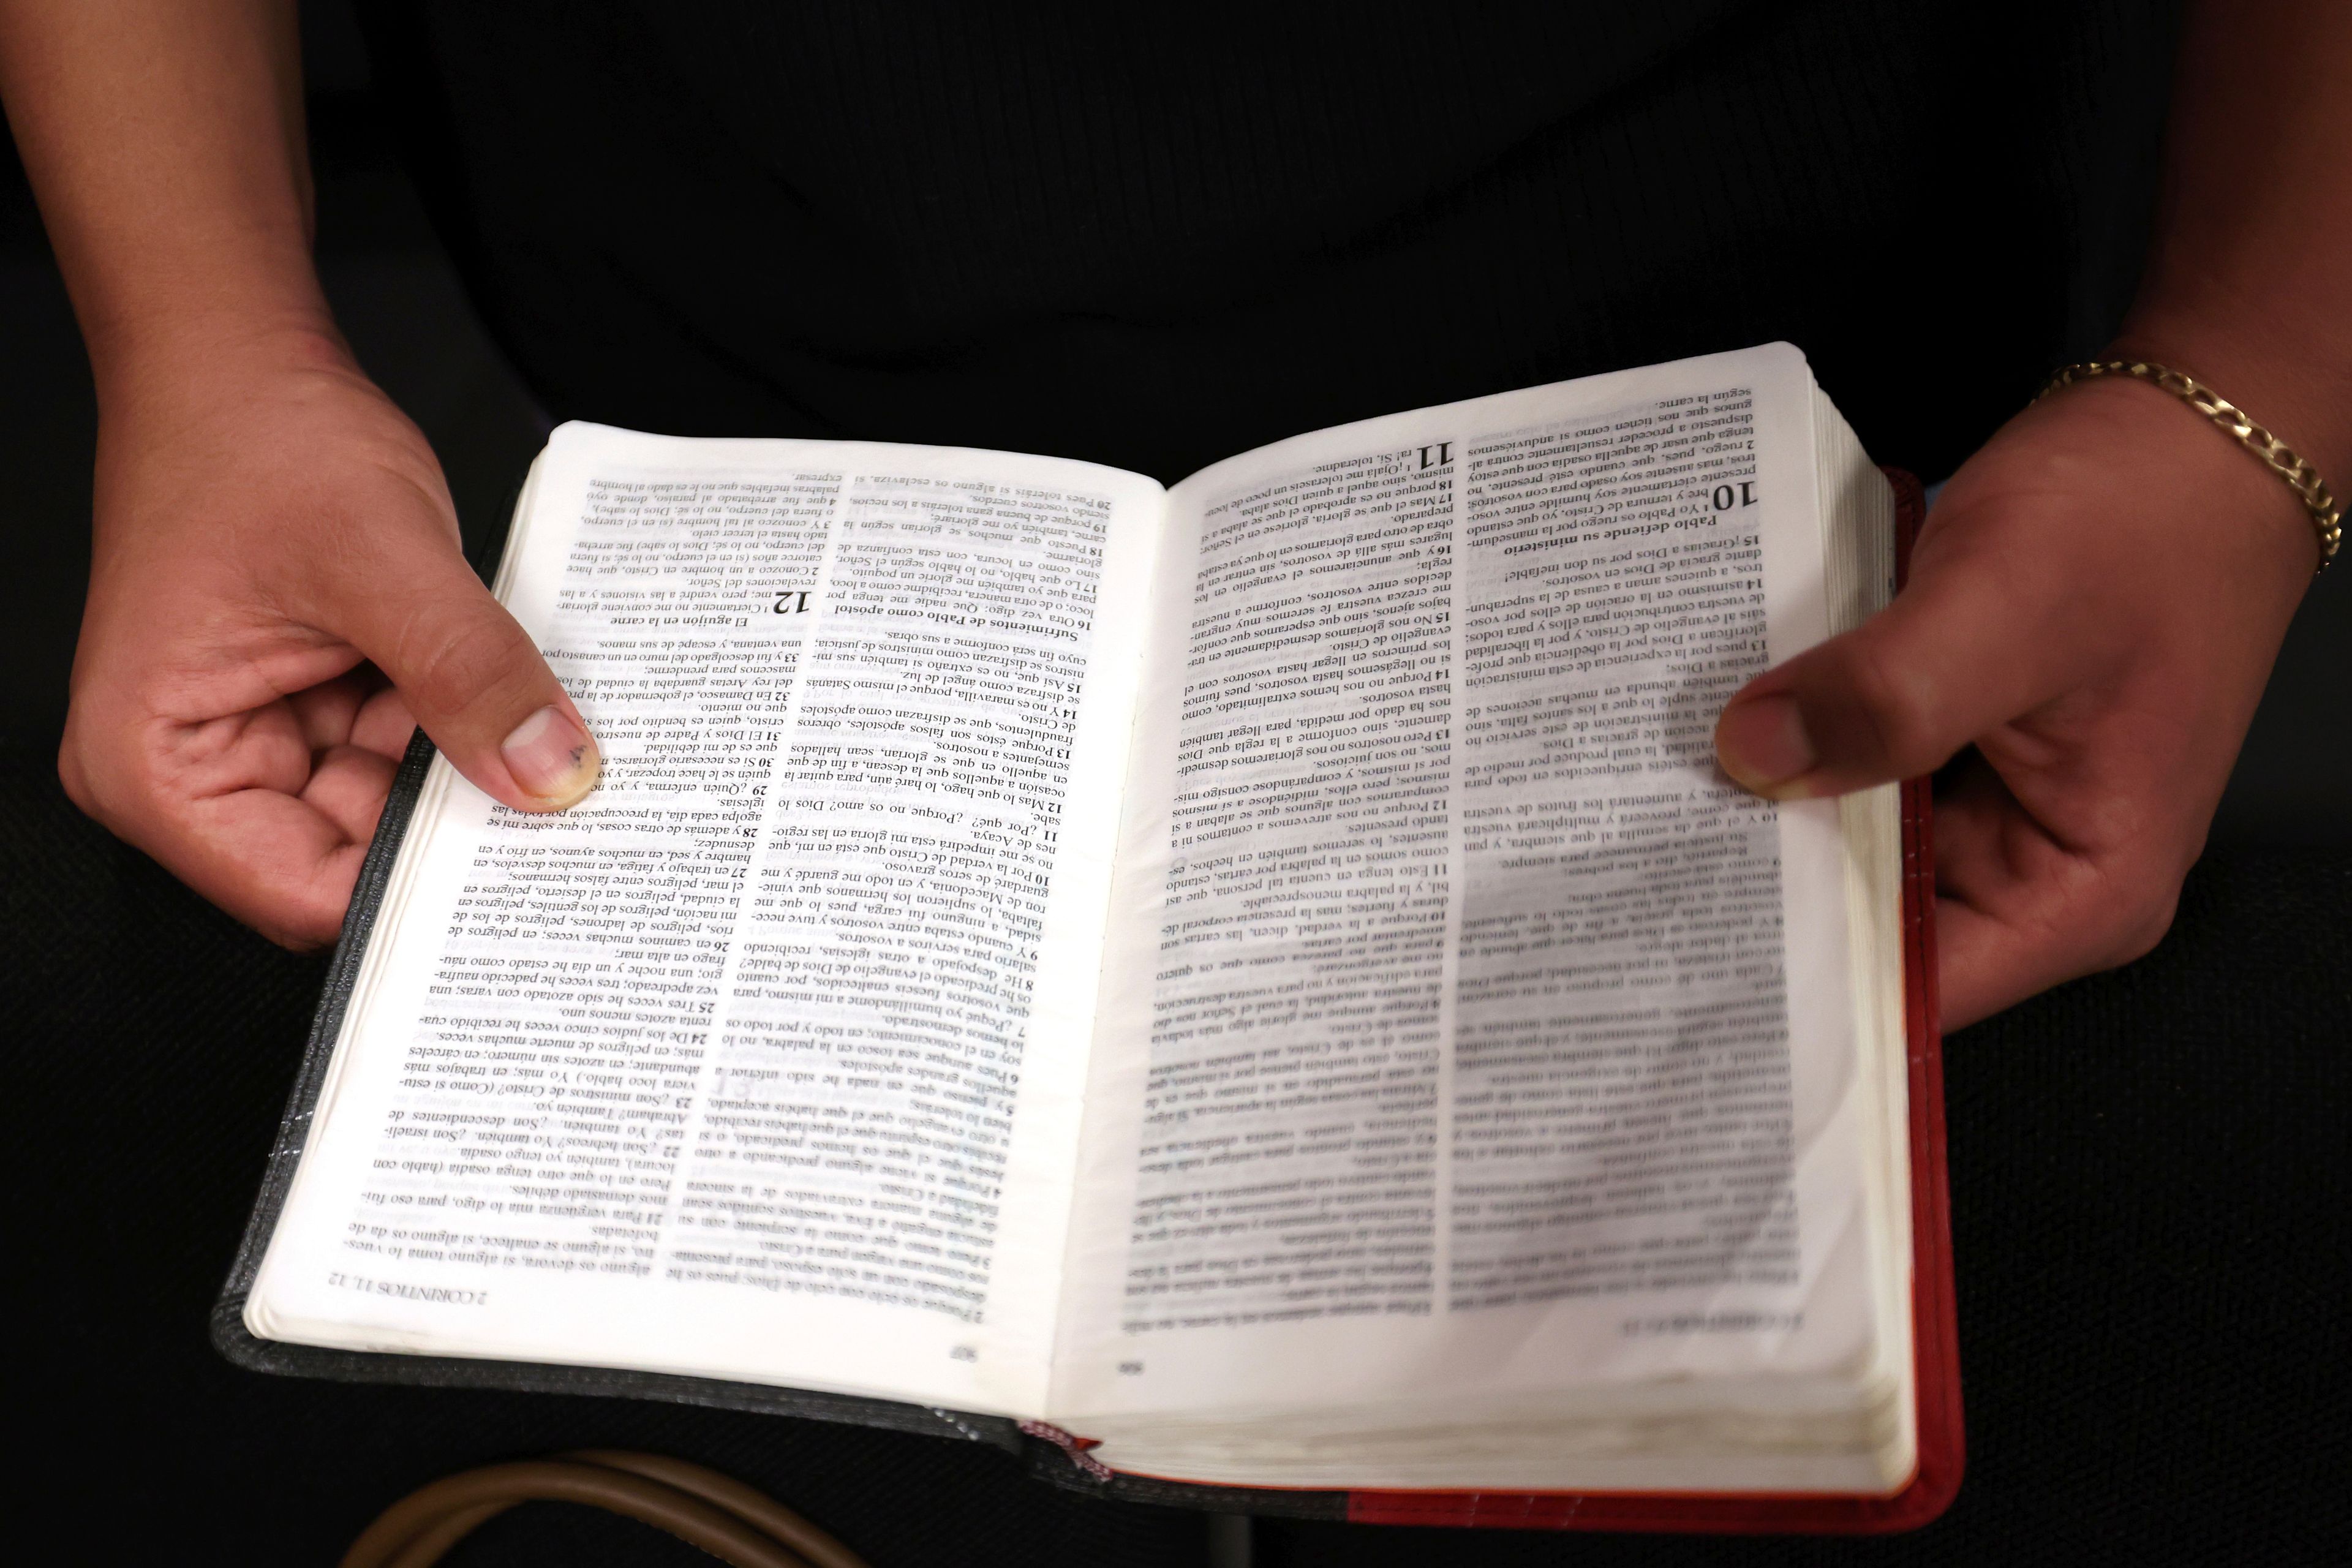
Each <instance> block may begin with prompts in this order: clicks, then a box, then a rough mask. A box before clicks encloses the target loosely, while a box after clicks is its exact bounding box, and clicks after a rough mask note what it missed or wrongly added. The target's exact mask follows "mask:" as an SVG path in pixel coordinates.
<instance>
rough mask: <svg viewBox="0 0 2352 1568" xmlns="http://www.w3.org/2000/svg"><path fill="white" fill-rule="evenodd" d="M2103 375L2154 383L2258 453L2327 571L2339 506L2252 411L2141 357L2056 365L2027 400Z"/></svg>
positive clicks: (2338, 532) (2315, 473) (2340, 523)
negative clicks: (2306, 524) (2300, 516)
mask: <svg viewBox="0 0 2352 1568" xmlns="http://www.w3.org/2000/svg"><path fill="white" fill-rule="evenodd" d="M2103 375H2128V376H2132V377H2135V378H2137V379H2138V380H2140V381H2145V382H2147V383H2148V384H2151V385H2154V386H2160V387H2162V388H2163V389H2164V390H2165V391H2167V392H2168V393H2170V394H2172V395H2173V396H2175V397H2177V398H2179V399H2180V401H2181V402H2183V403H2186V404H2187V405H2189V407H2191V408H2194V409H2195V410H2197V412H2198V413H2200V414H2202V415H2203V416H2205V417H2206V418H2208V419H2210V420H2211V421H2212V422H2213V423H2214V424H2216V425H2219V426H2221V428H2222V429H2224V430H2227V431H2228V432H2229V433H2230V434H2231V435H2232V436H2234V437H2237V438H2238V441H2239V444H2240V445H2242V446H2243V447H2245V448H2246V450H2248V451H2249V452H2252V454H2253V455H2254V456H2255V457H2257V458H2261V459H2262V460H2263V466H2264V467H2265V468H2269V469H2270V471H2271V472H2273V473H2274V474H2276V475H2277V476H2278V477H2279V478H2281V479H2284V480H2285V481H2286V484H2287V489H2291V490H2293V491H2294V495H2295V499H2296V500H2299V501H2301V502H2302V503H2303V510H2305V511H2307V512H2309V513H2310V514H2311V526H2312V528H2313V529H2314V530H2315V531H2316V532H2317V533H2318V535H2319V571H2321V572H2325V571H2326V570H2327V563H2329V562H2331V561H2333V560H2335V559H2336V546H2337V545H2339V544H2341V543H2342V542H2343V541H2344V509H2343V508H2342V507H2340V506H2338V505H2337V504H2336V494H2335V492H2334V491H2333V490H2330V489H2328V488H2327V481H2326V480H2325V479H2321V478H2320V477H2319V470H2318V469H2317V468H2313V467H2312V466H2311V465H2310V464H2309V463H2306V462H2305V461H2304V460H2303V458H2300V457H2298V456H2297V455H2296V453H2295V450H2294V447H2290V446H2288V445H2287V444H2286V443H2285V442H2284V441H2282V440H2280V439H2279V438H2278V437H2276V436H2273V435H2272V434H2271V433H2270V432H2269V431H2268V430H2266V429H2264V428H2263V426H2260V425H2257V424H2255V423H2254V421H2253V417H2252V416H2251V415H2249V414H2248V413H2247V412H2246V411H2245V410H2244V409H2242V408H2241V407H2239V406H2238V405H2236V404H2234V403H2232V402H2231V401H2230V400H2229V399H2228V398H2226V397H2223V396H2222V395H2221V394H2220V393H2218V392H2216V391H2214V390H2213V389H2212V388H2211V387H2210V386H2208V385H2206V384H2204V383H2203V382H2201V381H2199V380H2198V379H2197V378H2196V377H2195V376H2193V375H2189V374H2186V373H2185V372H2182V371H2177V370H2174V369H2172V368H2171V367H2170V366H2168V365H2161V364H2152V363H2148V362H2147V361H2146V360H2125V359H2111V360H2091V361H2086V362H2084V363H2081V364H2070V365H2063V366H2061V367H2060V368H2059V369H2058V370H2057V371H2056V372H2055V373H2054V374H2052V375H2051V377H2050V379H2049V381H2048V382H2046V383H2044V384H2043V385H2042V390H2041V391H2040V392H2039V393H2037V394H2035V395H2034V399H2033V401H2034V402H2036V403H2039V402H2041V401H2042V399H2043V398H2045V397H2047V396H2049V395H2051V394H2052V393H2053V392H2055V391H2057V390H2058V389H2059V388H2060V387H2062V386H2072V385H2074V383H2076V382H2078V381H2092V380H2095V379H2096V378H2097V377H2100V376H2103Z"/></svg>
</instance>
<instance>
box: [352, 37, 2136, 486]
mask: <svg viewBox="0 0 2352 1568" xmlns="http://www.w3.org/2000/svg"><path fill="white" fill-rule="evenodd" d="M2173 10H2174V6H2173V5H2169V4H2167V3H2164V0H2041V3H2040V4H2034V5H2017V4H2010V3H2004V0H1960V3H1948V0H1845V3H1838V4H1830V3H1811V4H1798V3H1789V0H1778V3H1775V0H1632V3H1626V4H1617V5H1596V4H1552V5H1468V4H1445V3H1440V4H1427V5H1420V6H1415V7H1410V8H1405V7H1386V6H1380V5H1297V6H1292V5H1255V6H1224V5H1181V4H1180V5H1132V4H1120V3H1118V0H1087V3H1079V4H1059V3H1042V0H1038V3H1029V4H996V3H981V0H968V3H963V4H919V5H918V4H905V3H899V0H845V3H842V4H829V3H824V0H802V3H794V4H782V3H775V0H770V3H753V0H704V3H686V0H563V3H561V4H558V3H555V0H499V3H495V4H492V3H485V0H432V3H428V4H408V3H402V4H391V3H385V4H382V5H377V6H375V7H374V8H373V14H372V15H370V16H369V17H368V26H369V32H370V39H371V47H372V52H373V55H374V59H375V69H376V72H377V78H378V82H379V85H380V87H382V88H383V89H384V90H385V91H387V92H388V93H389V94H390V95H391V97H392V99H393V100H394V104H395V106H396V108H397V110H398V111H399V114H400V116H401V121H402V123H403V124H404V128H405V132H406V135H407V138H408V141H409V144H410V146H411V148H412V150H413V151H414V152H415V154H416V163H417V167H418V168H419V171H420V173H421V174H422V176H423V183H424V184H425V189H426V191H427V195H428V198H429V200H430V202H431V204H432V205H433V206H434V208H435V211H436V218H437V219H438V221H439V222H440V223H441V224H442V226H443V227H444V229H445V231H446V233H447V235H448V236H449V237H450V238H451V240H452V242H453V246H454V247H455V249H456V250H457V254H458V256H459V259H460V262H461V265H462V266H463V268H464V269H465V271H466V273H467V278H468V281H469V283H470V285H471V286H472V288H473V289H474V291H475V294H476V297H477V299H478V301H479V303H480V305H481V307H482V309H483V311H484V313H485V315H486V317H487V318H488V321H489V322H490V324H491V326H492V328H493V330H494V331H496V332H497V334H498V335H499V338H500V339H501V341H502V342H504V344H505V345H506V347H507V348H508V350H509V353H511V354H512V355H513V357H514V359H515V360H516V362H517V363H518V365H519V366H520V368H521V370H522V371H523V373H524V374H525V376H526V377H527V379H528V380H529V381H530V383H531V384H532V385H533V386H534V387H535V389H536V390H537V391H538V393H539V394H540V395H541V397H542V398H543V399H544V400H545V402H546V403H547V405H548V406H549V408H550V411H551V412H552V413H554V414H555V415H557V416H561V417H589V418H596V419H602V420H606V421H609V422H612V423H616V424H622V425H628V426H638V427H642V428H647V429H655V430H666V431H675V432H679V433H686V434H713V435H715V434H731V435H818V436H840V437H866V438H876V439H884V440H903V441H927V442H938V443H953V444H963V445H973V446H983V447H1008V448H1015V449H1024V450H1032V451H1039V452H1051V453H1056V454H1061V455H1066V456H1071V457H1078V458H1092V459H1096V460H1098V461H1103V462H1108V463H1114V464H1118V465H1119V466H1121V467H1125V468H1138V469H1141V470H1144V471H1146V472H1150V473H1153V474H1156V475H1159V476H1160V477H1161V478H1162V479H1171V480H1172V479H1176V478H1179V477H1181V475H1182V474H1184V473H1186V472H1188V471H1190V470H1191V469H1192V468H1197V467H1199V466H1201V465H1202V464H1204V463H1207V462H1210V461H1213V460H1214V459H1216V458H1221V457H1224V456H1227V455H1229V454H1231V453H1233V452H1234V451H1237V450H1240V449H1243V448H1245V447H1251V446H1254V445H1256V444H1258V443H1261V442H1264V441H1267V440H1271V439H1274V438H1276V437H1283V436H1286V435H1291V434H1294V433H1296V432H1297V431H1300V430H1304V429H1308V428H1313V427H1316V426H1323V425H1328V424H1332V423H1336V422H1339V421H1341V420H1346V419H1350V418H1356V417H1360V416H1370V415H1374V414H1381V413H1384V412H1388V411H1391V410H1393V409H1398V408H1404V407H1410V406H1414V405H1423V404H1428V403H1433V402H1438V401H1442V400H1445V399H1451V398H1456V397H1465V396H1472V395H1478V394H1481V393H1487V392H1495V391H1500V390H1503V389H1505V388H1508V387H1512V386H1518V385H1524V384H1532V383H1537V382H1543V381H1549V380H1556V379H1559V378H1562V377H1566V376H1572V375H1580V374H1590V373H1592V372H1597V371H1602V370H1610V369H1614V368H1618V367H1620V366H1623V365H1627V364H1635V363H1647V362H1651V361H1656V360H1663V359H1668V358H1673V357H1676V356H1679V355H1684V354H1690V353H1706V352H1709V351H1713V350H1717V349H1727V348H1735V347H1740V346H1744V345H1746V344H1749V343H1753V342H1762V341H1765V340H1769V339H1773V338H1787V339H1789V340H1791V341H1793V342H1796V343H1797V344H1798V345H1799V346H1801V348H1803V349H1804V350H1805V351H1806V352H1807V353H1808V354H1810V355H1811V358H1812V360H1813V362H1814V365H1815V368H1816V371H1817V373H1818V374H1819V375H1820V377H1821V379H1822V383H1823V384H1824V385H1825V386H1826V387H1827V388H1828V389H1829V391H1830V393H1831V395H1832V396H1833V397H1834V398H1836V399H1837V401H1838V402H1839V404H1840V405H1841V406H1842V407H1843V408H1844V409H1845V410H1846V412H1847V413H1848V415H1849V416H1850V417H1851V418H1852V419H1853V421H1854V423H1855V425H1856V426H1857V427H1858V428H1859V429H1860V431H1861V433H1862V435H1863V437H1864V440H1865V441H1866V442H1867V443H1868V444H1869V446H1870V447H1871V448H1872V450H1873V452H1874V455H1876V456H1878V457H1880V458H1882V459H1883V460H1887V461H1895V462H1902V463H1906V464H1908V465H1910V466H1913V467H1916V468H1919V469H1921V470H1922V471H1924V472H1926V473H1928V474H1930V475H1935V474H1939V473H1941V472H1944V471H1947V470H1948V469H1949V468H1951V467H1952V466H1954V465H1955V464H1956V463H1957V462H1958V460H1959V459H1960V458H1962V457H1964V456H1965V455H1966V453H1967V452H1968V451H1969V448H1970V447H1972V446H1973V445H1974V444H1975V443H1976V442H1977V441H1979V440H1980V439H1981V438H1982V437H1983V436H1984V435H1985V434H1986V433H1987V432H1988V431H1989V430H1990V428H1991V427H1992V426H1994V425H1996V424H1998V423H1999V422H2000V419H2002V418H2003V417H2005V416H2007V415H2008V414H2009V413H2010V412H2011V410H2013V409H2014V408H2015V407H2016V406H2017V405H2020V404H2021V402H2022V401H2023V400H2024V398H2025V397H2026V396H2028V395H2030V394H2031V393H2032V390H2033V388H2034V386H2035V385H2036V384H2037V383H2038V381H2039V379H2040V377H2041V375H2042V373H2043V372H2044V370H2045V369H2046V368H2047V367H2048V366H2049V365H2050V364H2051V363H2053V362H2054V361H2056V360H2058V359H2060V358H2062V357H2064V356H2066V355H2069V354H2074V353H2081V352H2084V351H2086V350H2088V349H2090V348H2093V347H2095V346H2096V344H2097V343H2098V342H2099V341H2100V340H2101V339H2102V338H2103V337H2104V336H2105V334H2106V333H2107V332H2108V331H2111V330H2112V328H2113V325H2114V323H2115V321H2116V317H2117V316H2118V314H2119V312H2120V310H2121V309H2122V306H2123V305H2124V303H2125V302H2126V300H2127V299H2128V295H2129V289H2130V287H2131V284H2132V281H2133V278H2134V276H2135V271H2136V268H2137V255H2138V251H2139V247H2140V246H2141V244H2142V240H2143V236H2144V232H2145V225H2146V221H2147V205H2148V202H2149V194H2150V191H2151V190H2152V186H2153V177H2154V171H2155V168H2156V160H2157V148H2158V140H2159V134H2160V130H2161V123H2162V115H2163V107H2164V100H2165V89H2166V80H2167V77H2168V70H2169V63H2170V54H2171V45H2172V37H2173V33H2174V18H2173V16H2172V13H2173Z"/></svg>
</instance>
